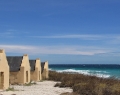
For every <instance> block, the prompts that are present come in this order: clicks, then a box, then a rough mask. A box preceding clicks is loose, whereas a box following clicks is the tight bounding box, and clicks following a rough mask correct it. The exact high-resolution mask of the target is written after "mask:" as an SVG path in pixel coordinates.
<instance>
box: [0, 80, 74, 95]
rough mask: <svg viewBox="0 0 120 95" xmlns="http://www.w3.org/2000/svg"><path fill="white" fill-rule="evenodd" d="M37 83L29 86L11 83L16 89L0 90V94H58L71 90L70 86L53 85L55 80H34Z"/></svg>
mask: <svg viewBox="0 0 120 95" xmlns="http://www.w3.org/2000/svg"><path fill="white" fill-rule="evenodd" d="M36 83H37V84H35V85H31V86H19V85H11V86H10V87H14V89H15V90H18V91H0V95H12V94H13V95H60V94H61V93H64V92H72V91H73V90H72V89H70V88H59V87H54V85H55V84H56V82H54V81H43V82H36Z"/></svg>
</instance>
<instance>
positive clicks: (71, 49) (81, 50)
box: [0, 45, 110, 55]
mask: <svg viewBox="0 0 120 95" xmlns="http://www.w3.org/2000/svg"><path fill="white" fill-rule="evenodd" d="M0 48H1V49H5V51H6V52H7V53H22V54H24V53H27V54H30V55H31V54H69V55H95V54H104V53H108V52H110V51H109V50H108V49H104V48H97V47H88V46H24V45H0Z"/></svg>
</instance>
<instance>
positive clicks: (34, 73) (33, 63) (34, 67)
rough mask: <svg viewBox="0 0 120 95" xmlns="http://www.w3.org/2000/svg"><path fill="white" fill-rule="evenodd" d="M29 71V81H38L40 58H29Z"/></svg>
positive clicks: (39, 77)
mask: <svg viewBox="0 0 120 95" xmlns="http://www.w3.org/2000/svg"><path fill="white" fill-rule="evenodd" d="M29 62H30V67H31V72H30V79H31V81H40V80H41V79H42V78H41V62H40V59H39V58H38V59H36V60H29Z"/></svg>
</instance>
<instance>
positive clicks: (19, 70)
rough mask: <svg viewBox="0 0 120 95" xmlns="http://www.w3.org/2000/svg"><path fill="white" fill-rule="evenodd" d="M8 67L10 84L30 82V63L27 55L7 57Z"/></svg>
mask: <svg viewBox="0 0 120 95" xmlns="http://www.w3.org/2000/svg"><path fill="white" fill-rule="evenodd" d="M7 61H8V65H9V67H10V76H9V77H10V84H25V83H29V82H30V63H29V58H28V55H27V54H25V55H23V56H7Z"/></svg>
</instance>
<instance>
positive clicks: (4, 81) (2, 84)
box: [0, 50, 9, 89]
mask: <svg viewBox="0 0 120 95" xmlns="http://www.w3.org/2000/svg"><path fill="white" fill-rule="evenodd" d="M8 88H9V66H8V62H7V59H6V54H5V51H4V50H0V89H8Z"/></svg>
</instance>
